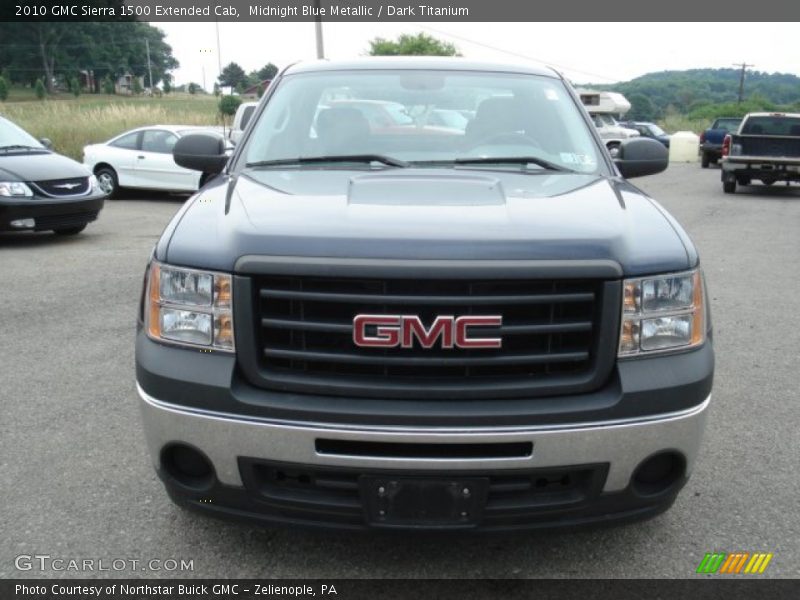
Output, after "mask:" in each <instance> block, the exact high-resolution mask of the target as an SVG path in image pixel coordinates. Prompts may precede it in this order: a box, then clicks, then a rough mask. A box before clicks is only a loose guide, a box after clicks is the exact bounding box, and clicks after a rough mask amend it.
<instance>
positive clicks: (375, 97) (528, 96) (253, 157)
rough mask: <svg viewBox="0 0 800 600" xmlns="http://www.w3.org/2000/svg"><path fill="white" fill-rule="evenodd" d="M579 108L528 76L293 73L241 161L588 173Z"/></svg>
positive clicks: (589, 150)
mask: <svg viewBox="0 0 800 600" xmlns="http://www.w3.org/2000/svg"><path fill="white" fill-rule="evenodd" d="M579 110H580V109H579V107H577V106H576V105H575V103H574V102H573V101H572V99H571V97H570V95H569V94H568V91H567V89H566V88H565V87H564V84H563V83H562V82H561V81H559V80H557V79H552V78H549V77H540V76H535V75H522V74H509V73H487V72H477V71H476V72H465V71H417V70H399V69H397V70H356V71H336V72H314V73H302V74H296V75H289V76H287V77H285V78H284V79H283V80H281V81H280V82H279V84H278V87H277V88H276V89H275V91H274V94H273V95H272V97H270V99H269V103H268V104H267V106H266V108H265V109H264V111H263V113H262V114H261V116H260V118H259V121H258V123H256V126H255V129H254V131H253V133H252V134H251V136H250V138H249V139H248V142H247V147H246V148H245V149H244V150H243V151H242V152H243V154H242V156H243V157H244V158H243V159H244V162H245V164H246V165H248V166H252V167H254V166H257V165H258V166H268V165H269V163H270V162H273V161H280V162H281V163H282V164H284V165H285V164H288V163H291V161H293V160H297V159H319V158H324V157H336V159H337V160H338V161H341V159H342V157H347V156H360V157H362V159H363V157H370V156H376V157H381V162H383V163H384V166H385V165H387V164H391V165H394V166H397V165H399V164H406V165H408V164H413V165H415V166H438V165H440V164H442V163H445V164H448V163H449V164H452V163H454V162H456V161H464V160H468V159H489V162H486V163H484V168H489V167H488V166H487V165H488V164H490V163H491V161H492V159H494V158H497V159H501V158H507V159H509V162H510V163H513V162H514V161H515V160H516V161H517V162H518V163H522V164H525V161H524V160H519V159H524V158H530V159H531V161H530V165H527V164H526V168H527V167H528V166H530V167H531V168H533V169H544V168H547V166H542V165H551V166H552V165H555V167H557V168H558V170H569V171H580V172H584V173H590V172H595V171H596V170H597V167H598V163H599V161H600V159H599V156H598V151H597V148H596V147H595V143H594V141H593V139H592V137H591V135H590V132H589V131H588V128H587V126H586V123H585V121H584V120H583V119H582V117H581V113H580V112H579ZM387 158H388V159H390V160H389V162H387V160H386V159H387ZM501 162H502V161H500V160H497V161H495V163H496V164H494V165H493V167H496V166H497V164H499V163H501ZM304 164H306V165H308V164H310V163H309V161H308V160H306V161H305V163H304ZM313 164H314V165H315V168H321V167H322V165H323V164H324V161H315V162H313ZM459 164H464V163H463V162H460V163H459ZM471 164H473V165H474V163H471ZM476 168H480V167H476ZM516 168H517V169H519V168H520V167H519V164H517V167H516Z"/></svg>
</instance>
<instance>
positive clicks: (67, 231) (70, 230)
mask: <svg viewBox="0 0 800 600" xmlns="http://www.w3.org/2000/svg"><path fill="white" fill-rule="evenodd" d="M84 229H86V223H84V224H83V225H78V226H77V227H64V228H62V229H54V230H53V231H54V232H55V234H56V235H78V234H79V233H80V232H81V231H83V230H84Z"/></svg>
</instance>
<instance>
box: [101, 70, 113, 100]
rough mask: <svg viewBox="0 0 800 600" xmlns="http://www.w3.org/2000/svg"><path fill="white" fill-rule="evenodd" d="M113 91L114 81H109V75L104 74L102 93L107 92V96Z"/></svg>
mask: <svg viewBox="0 0 800 600" xmlns="http://www.w3.org/2000/svg"><path fill="white" fill-rule="evenodd" d="M114 92H115V89H114V82H113V81H111V77H109V76H108V75H106V76H105V77H104V78H103V93H104V94H108V95H109V96H112V95H113V94H114Z"/></svg>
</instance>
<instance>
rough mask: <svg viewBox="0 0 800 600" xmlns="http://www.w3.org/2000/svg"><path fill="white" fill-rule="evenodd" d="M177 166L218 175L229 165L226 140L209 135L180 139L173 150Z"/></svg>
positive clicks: (194, 135) (186, 136) (193, 135)
mask: <svg viewBox="0 0 800 600" xmlns="http://www.w3.org/2000/svg"><path fill="white" fill-rule="evenodd" d="M172 158H173V159H174V160H175V164H177V165H179V166H181V167H183V168H185V169H191V170H193V171H200V172H202V173H208V174H211V175H216V174H217V173H221V172H222V170H223V169H224V168H225V165H226V164H228V158H229V155H228V154H226V153H225V140H223V139H222V137H220V136H215V135H209V134H207V133H190V134H189V135H185V136H183V137H182V138H180V139H179V140H178V141H177V142H176V143H175V146H173V148H172Z"/></svg>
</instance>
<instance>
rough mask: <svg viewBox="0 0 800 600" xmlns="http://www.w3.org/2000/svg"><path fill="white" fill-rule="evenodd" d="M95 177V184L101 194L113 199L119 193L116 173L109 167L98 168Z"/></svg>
mask: <svg viewBox="0 0 800 600" xmlns="http://www.w3.org/2000/svg"><path fill="white" fill-rule="evenodd" d="M94 175H95V177H97V184H98V185H99V186H100V189H101V190H102V191H103V193H104V194H105V195H106V196H108V197H109V198H113V197H114V196H116V195H117V193H119V181H118V180H117V172H116V171H114V169H112V168H111V167H100V168H99V169H97V171H95V173H94Z"/></svg>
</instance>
